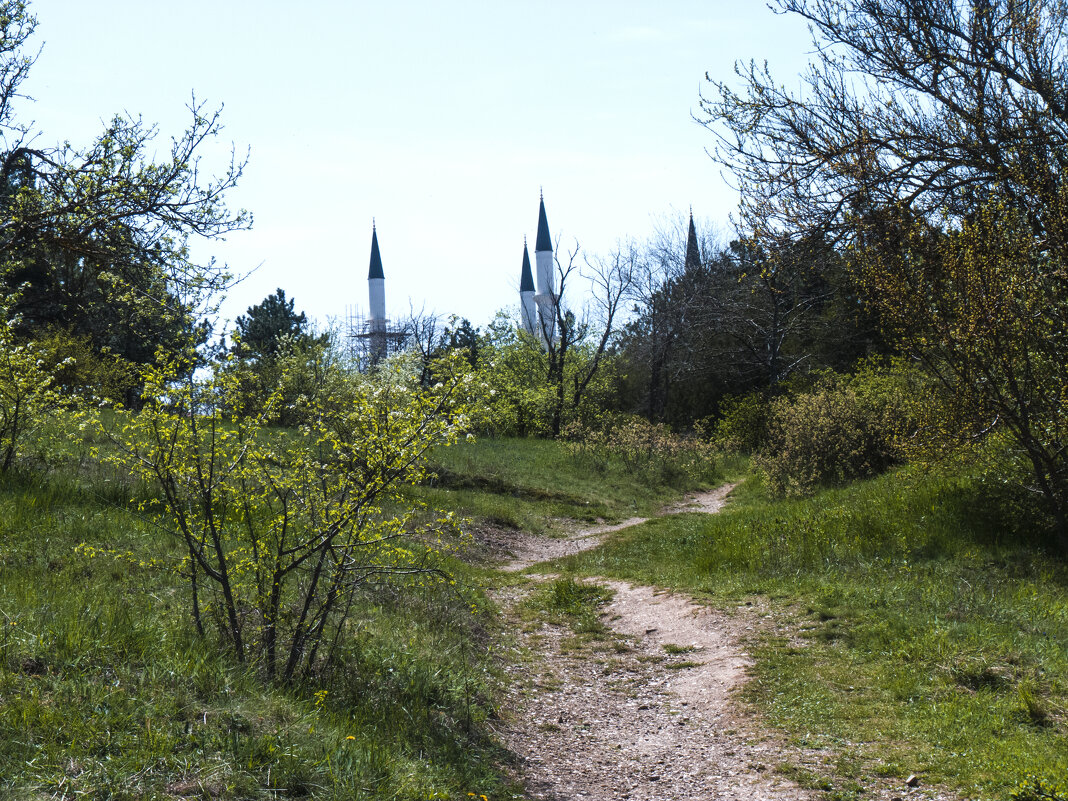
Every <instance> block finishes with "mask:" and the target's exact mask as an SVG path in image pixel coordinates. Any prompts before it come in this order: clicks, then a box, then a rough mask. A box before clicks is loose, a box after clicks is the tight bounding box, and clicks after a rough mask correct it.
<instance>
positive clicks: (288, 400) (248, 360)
mask: <svg viewBox="0 0 1068 801" xmlns="http://www.w3.org/2000/svg"><path fill="white" fill-rule="evenodd" d="M234 322H235V330H234V335H233V340H234V342H233V347H232V348H231V352H232V355H233V356H235V357H236V358H235V359H233V360H231V361H230V362H229V365H230V369H235V370H237V372H238V374H239V375H240V377H241V385H242V387H243V391H244V393H245V400H244V404H243V405H244V406H245V407H246V408H249V409H259V408H260V407H263V406H264V405H266V404H267V403H268V401H269V398H270V396H271V393H272V392H274V391H275V390H276V388H278V387H280V390H279V391H280V392H281V396H280V402H279V406H278V410H277V418H278V422H279V423H280V424H281V425H284V426H293V425H298V424H299V423H300V422H301V421H302V420H303V415H304V414H305V411H306V410H305V409H304V408H302V407H303V405H304V403H303V399H304V396H305V395H307V394H314V392H315V385H316V382H317V380H318V379H317V377H316V374H315V369H314V366H315V365H316V364H319V363H321V362H322V361H323V360H331V359H333V356H334V355H336V354H334V351H333V349H332V348H331V347H330V344H331V343H330V334H329V333H323V334H318V335H316V334H313V333H312V332H311V326H310V325H309V323H308V319H307V317H306V316H305V315H304V312H301V313H299V314H298V313H297V312H296V311H295V310H294V301H293V300H292V299H289V300H287V299H286V293H285V291H284V290H282V289H278V290H276V291H275V292H274V294H272V295H268V296H267V297H266V298H265V299H264V300H263V301H262V302H261V303H259V304H257V305H255V306H250V307H249V308H248V311H247V312H246V313H245V314H244V315H241V316H239V317H238V318H237V320H235V321H234Z"/></svg>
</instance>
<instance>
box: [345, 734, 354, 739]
mask: <svg viewBox="0 0 1068 801" xmlns="http://www.w3.org/2000/svg"><path fill="white" fill-rule="evenodd" d="M345 739H346V740H355V739H356V738H355V737H353V736H352V735H351V734H350V735H349V736H348V737H346V738H345Z"/></svg>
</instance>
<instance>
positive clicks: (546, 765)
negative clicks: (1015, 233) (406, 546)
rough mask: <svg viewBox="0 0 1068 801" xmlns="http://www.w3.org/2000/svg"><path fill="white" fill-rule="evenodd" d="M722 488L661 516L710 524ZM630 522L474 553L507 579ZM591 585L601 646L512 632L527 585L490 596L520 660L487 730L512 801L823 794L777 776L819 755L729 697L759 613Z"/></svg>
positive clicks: (745, 664)
mask: <svg viewBox="0 0 1068 801" xmlns="http://www.w3.org/2000/svg"><path fill="white" fill-rule="evenodd" d="M731 489H732V487H731V486H726V487H722V488H720V489H718V490H715V491H713V492H710V493H704V494H701V495H695V496H693V497H691V498H689V499H687V501H686V502H684V503H683V504H680V505H677V506H675V507H672V508H670V509H666V510H665V511H664V513H665V514H672V513H677V512H682V511H704V512H708V513H714V512H716V511H718V510H719V509H720V508H721V507H722V506H723V504H724V503H725V502H726V498H727V495H728V493H729V492H730V490H731ZM640 522H643V519H642V518H636V519H633V520H628V521H625V522H623V523H621V524H617V525H612V526H599V527H596V528H592V529H588V530H585V531H579V532H575V533H574V534H572V535H570V536H567V537H564V538H560V539H552V538H547V537H534V536H529V535H523V536H519V537H513V538H510V539H509V541H508V542H507V545H505V543H504V542H503V541H502V540H503V539H504V538H503V537H502V536H498V537H495V538H493V539H494V540H495V541H494V542H492V543H490V542H484V544H485V545H488V546H489V547H490V548H501V547H507V550H508V551H509V552H510V556H509V561H508V562H507V563H506V564H505V565H503V567H504V569H506V570H511V571H518V570H522V569H524V568H526V567H530V566H531V565H534V564H537V563H538V562H541V561H547V560H551V559H555V558H558V557H561V556H566V555H568V554H572V553H577V552H579V551H582V550H586V549H589V548H593V547H596V546H597V545H599V544H600V543H601V541H602V540H603V539H604V537H605V536H606V535H607V534H608V533H610V532H612V531H617V530H619V529H621V528H625V527H627V526H630V525H635V524H637V523H640ZM531 578H532V579H534V580H544V579H545V577H544V576H531ZM591 581H595V582H596V583H597V584H600V585H603V586H607V587H609V588H610V589H611V590H612V591H613V592H614V598H613V600H612V601H611V602H610V603H609V604H607V605H606V606H605V607H604V609H603V614H602V622H603V623H604V624H605V626H607V627H608V628H609V629H610V632H609V636H607V637H601V638H589V637H587V638H582V637H577V636H576V635H575V634H574V633H573V632H572V631H571V630H570V629H569V628H567V627H564V626H556V625H552V624H549V623H542V624H538V625H536V626H535V627H534V628H533V629H531V628H529V627H528V628H526V629H524V627H523V624H522V623H521V622H520V621H519V619H518V617H515V615H514V609H515V607H516V603H517V602H518V601H519V600H521V598H522V597H523V596H524V595H525V593H526V592H527V591H528V590H529V587H528V588H527V589H526V590H524V589H518V590H517V589H512V590H510V591H509V595H508V596H507V597H505V596H504V595H503V594H502V596H501V597H500V598H499V600H500V602H501V604H502V606H503V607H504V609H505V614H506V615H510V616H513V617H514V620H515V628H516V630H517V632H518V637H519V639H520V647H521V648H522V649H524V650H526V652H527V653H528V654H529V657H530V658H529V659H528V660H524V661H520V662H517V663H515V664H514V665H512V667H511V668H510V670H511V671H512V672H513V673H514V674H515V675H514V676H513V678H514V681H513V682H511V684H512V688H513V689H512V691H511V692H512V697H511V698H510V699H509V704H508V706H509V707H510V709H511V710H512V713H513V714H511V715H510V716H507V717H506V720H505V723H504V725H503V727H502V730H501V731H500V732H499V734H500V737H501V739H502V740H503V742H504V743H505V745H506V746H507V747H508V748H509V749H510V750H511V751H512V752H513V754H515V756H516V777H515V778H516V779H517V781H518V782H519V783H520V784H521V785H522V786H523V787H525V788H526V794H525V796H524V797H526V798H530V799H547V800H552V801H564V799H568V800H570V799H587V800H588V801H602V800H604V801H608V800H609V799H633V801H641V800H643V799H649V800H650V801H652V799H656V801H676V800H678V801H682V800H683V799H686V800H687V801H689V800H690V799H793V800H800V799H821V798H826V797H827V796H826V795H825V794H824V793H823V792H821V790H820V789H806V788H803V787H801V786H799V785H798V784H797V783H796V782H794V781H793V780H792V779H791V778H789V777H790V776H798V775H808V776H812V777H818V776H822V775H825V774H826V773H827V769H825V768H824V769H821V762H822V761H823V759H824V758H825V757H826V756H827V755H824V754H820V753H816V752H811V751H810V752H801V751H800V750H798V749H796V748H793V747H792V746H789V745H788V744H787V743H786V741H785V740H784V739H783V737H782V736H781V735H780V734H777V733H774V732H772V731H771V730H770V729H768V728H767V727H765V726H763V725H762V724H761V721H759V720H758V719H756V718H755V717H754V714H753V711H752V710H751V709H747V708H746V707H745V706H744V704H743V703H742V702H741V701H739V700H738V691H739V689H740V688H741V687H742V685H743V684H744V683H745V681H746V680H747V677H748V674H747V670H748V668H749V666H750V664H751V661H750V659H749V657H748V655H747V653H746V651H745V648H744V643H745V641H746V640H747V639H749V638H750V637H751V636H752V635H753V633H754V632H755V631H756V630H758V629H761V628H767V627H777V624H776V623H775V621H774V620H773V618H772V617H771V615H769V614H768V613H767V611H766V610H763V609H761V608H759V606H753V605H747V606H743V607H741V608H738V609H730V610H717V609H711V608H708V607H706V606H702V605H699V604H697V603H695V602H694V601H693V600H692V599H690V598H688V597H686V596H684V595H681V594H676V593H669V592H664V591H661V590H658V589H656V588H653V587H641V586H632V585H629V584H626V583H624V582H619V581H611V580H607V579H591ZM797 766H802V769H801V770H800V771H799V770H798V767H797ZM809 768H811V770H810V769H809ZM809 784H810V785H811V782H809ZM867 784H868V786H866V787H865V788H864V789H865V793H864V797H865V798H876V799H886V801H890V800H891V799H905V798H927V799H932V798H935V799H943V800H945V801H948V799H950V798H951V796H949V795H945V794H943V793H941V792H939V791H937V790H935V789H934V788H925V787H922V786H921V787H919V788H909V787H906V786H904V785H903V783H901V782H894V783H893V784H894V785H896V786H892V785H891V784H890V783H889V782H888V781H886V780H883V781H882V782H881V785H882V786H880V785H879V784H878V783H867ZM823 789H828V788H826V787H824V788H823Z"/></svg>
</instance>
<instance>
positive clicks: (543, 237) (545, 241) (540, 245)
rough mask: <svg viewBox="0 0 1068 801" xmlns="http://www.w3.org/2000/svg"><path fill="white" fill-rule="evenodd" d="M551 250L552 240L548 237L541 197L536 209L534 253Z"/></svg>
mask: <svg viewBox="0 0 1068 801" xmlns="http://www.w3.org/2000/svg"><path fill="white" fill-rule="evenodd" d="M552 249H553V240H552V237H550V236H549V221H548V220H547V219H546V218H545V196H544V195H542V198H541V204H540V206H539V208H538V238H537V240H536V241H535V242H534V252H535V253H537V252H538V251H539V250H552Z"/></svg>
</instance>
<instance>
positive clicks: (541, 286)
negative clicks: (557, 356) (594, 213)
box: [534, 190, 557, 340]
mask: <svg viewBox="0 0 1068 801" xmlns="http://www.w3.org/2000/svg"><path fill="white" fill-rule="evenodd" d="M538 194H539V200H538V238H537V239H536V240H535V241H534V261H535V265H536V267H537V270H538V294H537V295H535V296H534V302H535V303H536V304H537V305H538V318H539V324H538V331H539V333H540V334H541V336H542V337H543V339H547V340H552V339H554V338H555V331H556V300H557V298H556V271H555V269H554V265H553V239H552V237H551V236H550V235H549V219H548V217H546V216H545V192H544V191H541V190H539V193H538Z"/></svg>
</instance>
